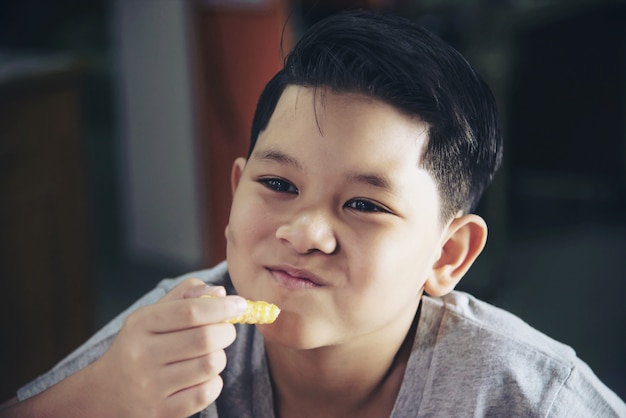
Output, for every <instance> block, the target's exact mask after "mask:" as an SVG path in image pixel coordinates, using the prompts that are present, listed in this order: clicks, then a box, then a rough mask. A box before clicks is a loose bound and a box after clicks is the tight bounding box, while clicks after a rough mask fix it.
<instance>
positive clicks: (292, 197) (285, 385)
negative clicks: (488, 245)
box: [226, 86, 486, 417]
mask: <svg viewBox="0 0 626 418" xmlns="http://www.w3.org/2000/svg"><path fill="white" fill-rule="evenodd" d="M319 93H320V92H318V94H317V95H316V93H315V91H314V90H312V89H310V88H305V87H297V86H290V87H288V88H287V89H286V90H285V92H284V93H283V95H282V97H281V99H280V100H279V102H278V104H277V107H276V110H275V112H274V114H273V116H272V118H271V120H270V122H269V124H268V127H267V128H266V129H265V130H264V131H263V132H262V133H261V134H260V136H259V139H258V142H257V144H256V147H255V150H254V152H253V154H252V155H251V156H250V158H249V159H248V160H247V161H246V160H245V159H238V160H237V161H235V163H234V166H233V172H232V185H233V190H234V197H233V204H232V209H231V215H230V223H229V226H228V227H227V229H226V238H227V254H228V261H229V269H230V273H231V277H232V279H233V283H234V285H235V287H236V289H237V292H238V293H239V294H240V295H242V296H245V297H247V298H250V299H262V300H267V301H270V302H272V303H275V304H277V305H278V306H279V307H280V308H281V310H282V311H281V315H280V316H279V318H278V320H277V321H276V323H275V324H273V325H270V326H259V329H260V331H261V333H262V334H263V335H264V337H265V339H266V348H267V353H268V359H269V363H270V369H271V374H272V378H273V382H274V386H275V392H276V393H275V398H276V409H277V411H278V414H279V415H280V416H283V417H286V416H307V414H308V415H310V416H322V415H323V416H334V415H337V416H346V414H354V413H358V414H359V416H368V415H371V416H381V415H380V414H381V413H384V414H387V415H388V414H389V412H390V411H391V408H392V407H393V402H394V400H395V397H396V395H397V391H398V389H399V386H400V382H401V378H402V376H403V372H404V365H405V363H406V360H407V358H408V353H409V349H410V344H403V343H404V342H405V339H406V337H407V335H409V334H410V333H411V330H412V324H413V320H414V317H415V313H416V311H417V308H418V306H419V300H420V296H421V294H422V291H423V290H424V289H426V290H427V291H428V292H429V293H432V294H434V295H438V294H444V293H447V292H448V291H450V290H451V289H452V288H453V287H454V285H455V284H456V283H457V282H458V280H460V278H461V276H462V275H463V274H464V272H465V271H466V270H467V268H469V265H471V263H472V262H473V260H474V258H475V257H476V256H477V255H478V253H479V252H480V250H481V249H482V247H483V245H484V242H485V239H486V226H485V224H484V222H483V221H482V219H480V218H479V217H477V216H475V215H465V216H462V215H460V214H459V216H458V217H456V218H455V219H453V220H450V221H449V222H442V221H441V219H440V218H439V213H440V203H439V200H438V193H437V188H436V184H435V182H434V181H433V179H432V177H431V176H430V175H429V174H428V173H427V172H426V171H425V170H424V169H422V168H421V167H420V165H419V161H420V156H421V153H422V149H423V147H424V144H425V142H426V141H427V140H428V135H427V134H428V129H427V126H426V125H425V124H424V123H423V122H421V121H420V120H418V119H415V118H410V117H408V116H406V115H404V114H402V113H400V112H399V111H397V110H396V109H395V108H393V107H391V106H389V105H387V104H385V103H383V102H380V101H377V100H373V99H370V98H366V97H364V96H359V95H353V94H336V93H333V92H329V91H323V92H321V94H319ZM403 347H404V348H403ZM326 408H328V409H326Z"/></svg>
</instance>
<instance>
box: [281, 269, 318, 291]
mask: <svg viewBox="0 0 626 418" xmlns="http://www.w3.org/2000/svg"><path fill="white" fill-rule="evenodd" d="M269 272H270V274H271V275H272V277H273V278H274V280H276V282H277V283H278V284H279V285H280V286H281V287H284V288H286V289H291V290H302V289H312V288H315V287H320V285H318V284H316V283H313V282H312V281H310V280H306V279H302V278H299V277H295V276H292V275H290V274H288V273H286V272H284V271H282V270H269Z"/></svg>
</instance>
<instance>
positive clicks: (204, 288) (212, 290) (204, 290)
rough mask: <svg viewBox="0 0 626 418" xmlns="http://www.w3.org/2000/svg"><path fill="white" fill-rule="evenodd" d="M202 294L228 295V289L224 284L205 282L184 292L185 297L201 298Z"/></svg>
mask: <svg viewBox="0 0 626 418" xmlns="http://www.w3.org/2000/svg"><path fill="white" fill-rule="evenodd" d="M200 296H217V297H221V296H226V289H225V288H224V286H209V285H207V284H205V283H204V282H203V284H202V285H197V286H193V287H191V288H189V289H187V290H185V291H184V293H183V298H185V299H191V298H199V297H200Z"/></svg>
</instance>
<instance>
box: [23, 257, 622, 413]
mask: <svg viewBox="0 0 626 418" xmlns="http://www.w3.org/2000/svg"><path fill="white" fill-rule="evenodd" d="M188 277H197V278H200V279H202V280H204V281H205V282H207V283H211V284H221V285H224V286H225V287H226V288H227V291H228V293H234V289H233V287H232V284H231V282H230V278H229V277H228V273H227V267H226V263H221V264H220V265H218V266H216V267H215V268H213V269H210V270H203V271H200V272H194V273H191V274H188V275H185V276H182V277H180V278H178V279H173V280H164V281H162V282H161V283H159V285H158V286H157V287H156V288H155V289H154V290H153V291H151V292H150V293H148V294H147V295H145V296H144V297H143V298H141V299H140V300H139V301H137V302H136V303H135V304H134V305H133V306H131V307H130V308H129V309H128V310H126V311H125V312H124V313H122V314H121V315H120V316H118V317H117V318H116V319H114V320H113V321H112V322H111V323H109V324H108V325H107V326H105V327H104V328H103V329H102V330H100V331H99V332H98V333H97V334H95V335H94V336H93V337H92V338H90V339H89V340H88V341H87V342H86V343H85V344H84V345H82V346H81V347H80V348H78V349H77V350H76V351H74V352H73V353H72V354H70V355H69V356H68V357H67V358H66V359H64V360H63V361H61V362H60V363H59V364H58V365H57V366H55V367H54V368H53V369H52V370H51V371H50V372H48V373H46V374H44V375H43V376H41V377H39V378H38V379H36V380H34V381H33V382H31V383H30V384H28V385H27V386H25V387H23V388H22V389H20V390H19V392H18V398H19V399H25V398H28V397H30V396H33V395H35V394H37V393H39V392H41V391H43V390H45V389H46V388H48V387H50V386H52V385H53V384H55V383H57V382H58V381H60V380H61V379H63V378H65V377H67V376H68V375H70V374H72V373H74V372H75V371H77V370H79V369H81V368H82V367H85V366H86V365H88V364H90V363H91V362H93V361H94V360H96V359H97V358H98V357H99V356H100V355H102V353H103V352H104V351H105V350H106V349H107V347H108V346H109V344H110V343H111V341H112V340H113V339H114V338H115V335H116V334H117V331H118V330H119V328H120V326H121V324H122V322H123V320H124V318H125V317H126V315H128V313H130V312H131V311H133V310H134V309H137V308H138V307H139V306H143V305H146V304H150V303H154V302H156V301H157V300H158V299H159V298H161V297H162V296H163V295H164V294H165V293H167V291H168V290H169V289H171V288H172V287H174V286H175V285H177V284H178V283H179V282H181V281H182V280H184V279H185V278H188ZM237 327H238V333H237V339H236V341H235V342H234V343H233V345H231V346H230V347H229V348H228V349H227V355H228V365H227V367H226V370H225V371H224V372H223V373H222V378H223V380H224V389H223V391H222V394H221V395H220V397H219V398H218V400H217V401H216V403H215V404H213V405H211V406H210V407H209V408H207V409H206V410H205V411H203V412H202V413H200V414H199V415H200V416H201V417H217V416H219V417H220V418H228V417H233V418H235V417H236V418H245V417H254V418H262V417H273V416H274V409H273V396H272V386H271V383H270V378H269V372H268V368H267V363H266V358H265V349H264V345H263V338H262V336H261V335H260V334H259V333H258V332H257V331H256V328H255V327H254V326H252V325H237ZM467 416H474V417H482V416H494V417H502V416H511V417H513V416H514V417H521V416H523V417H568V418H569V417H626V405H625V404H624V402H623V401H622V400H621V399H620V398H619V397H618V396H617V395H616V394H615V393H613V392H612V391H611V390H610V389H608V388H607V387H606V386H605V385H604V384H603V383H602V382H600V381H599V379H598V378H597V377H596V376H595V375H594V374H593V372H592V371H591V370H590V369H589V367H588V366H587V365H586V364H585V363H584V362H582V361H581V360H580V359H578V358H577V357H576V355H575V353H574V351H573V350H572V349H571V348H569V347H567V346H565V345H563V344H561V343H559V342H556V341H554V340H552V339H551V338H549V337H547V336H545V335H544V334H542V333H540V332H539V331H537V330H535V329H533V328H531V327H530V326H529V325H527V324H526V323H524V322H523V321H522V320H520V319H519V318H517V317H515V316H513V315H512V314H510V313H508V312H505V311H503V310H501V309H498V308H496V307H494V306H491V305H489V304H487V303H485V302H482V301H479V300H477V299H476V298H474V297H472V296H471V295H468V294H466V293H463V292H456V291H455V292H452V293H450V294H449V295H447V296H444V297H442V298H431V297H428V296H424V297H423V299H422V305H421V312H420V317H419V322H418V327H417V332H416V335H415V341H414V343H413V347H412V351H411V356H410V358H409V362H408V364H407V368H406V371H405V376H404V379H403V382H402V386H401V388H400V393H399V394H398V398H397V399H396V402H395V406H394V409H393V412H392V417H393V418H406V417H467Z"/></svg>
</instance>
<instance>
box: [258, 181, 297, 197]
mask: <svg viewBox="0 0 626 418" xmlns="http://www.w3.org/2000/svg"><path fill="white" fill-rule="evenodd" d="M258 182H259V183H261V184H262V185H264V186H265V187H267V188H268V189H270V190H273V191H275V192H280V193H291V194H298V193H299V191H298V189H297V188H296V187H295V186H294V185H293V184H291V183H289V182H288V181H287V180H283V179H279V178H273V177H272V178H261V179H259V180H258Z"/></svg>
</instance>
